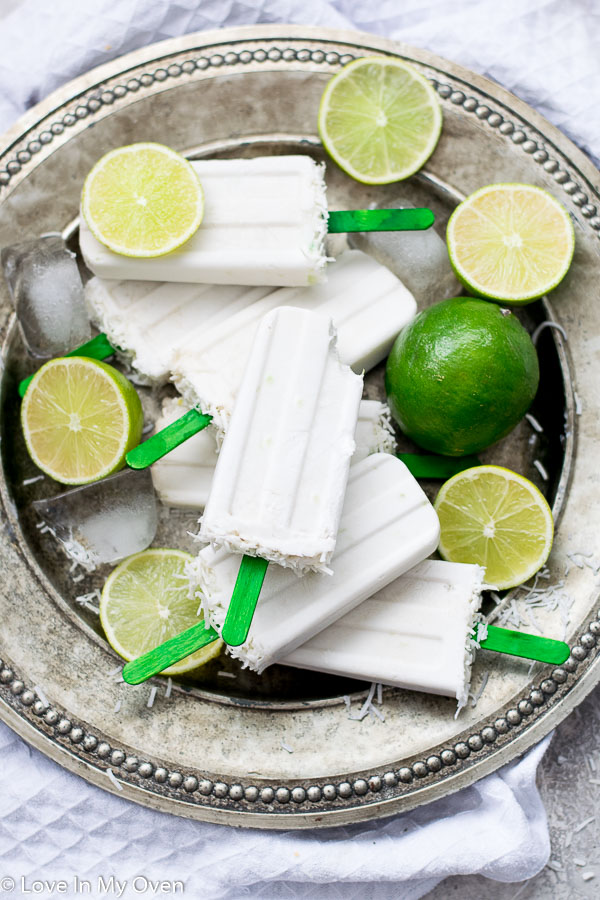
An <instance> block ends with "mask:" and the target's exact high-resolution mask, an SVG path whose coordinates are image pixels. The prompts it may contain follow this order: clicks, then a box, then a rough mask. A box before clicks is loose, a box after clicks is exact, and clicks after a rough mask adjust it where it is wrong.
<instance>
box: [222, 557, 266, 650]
mask: <svg viewBox="0 0 600 900" xmlns="http://www.w3.org/2000/svg"><path fill="white" fill-rule="evenodd" d="M268 565H269V563H268V560H266V559H261V558H260V557H259V556H242V561H241V563H240V569H239V572H238V576H237V579H236V582H235V587H234V589H233V594H232V595H231V600H230V601H229V609H228V610H227V615H226V616H225V622H224V624H223V629H222V631H221V636H222V638H223V640H224V641H225V643H226V644H229V645H230V646H231V647H239V645H240V644H243V643H244V641H245V640H246V638H247V637H248V631H249V630H250V625H251V624H252V617H253V616H254V610H255V609H256V604H257V602H258V597H259V595H260V591H261V588H262V586H263V581H264V580H265V575H266V573H267V566H268Z"/></svg>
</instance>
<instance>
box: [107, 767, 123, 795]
mask: <svg viewBox="0 0 600 900" xmlns="http://www.w3.org/2000/svg"><path fill="white" fill-rule="evenodd" d="M106 774H107V775H108V779H109V781H111V782H112V783H113V784H114V786H115V787H116V789H117V790H118V791H122V790H123V785H122V784H120V783H119V782H118V781H117V779H116V778H115V773H114V772H113V770H112V769H107V770H106Z"/></svg>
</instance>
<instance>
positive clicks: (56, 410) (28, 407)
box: [21, 356, 144, 484]
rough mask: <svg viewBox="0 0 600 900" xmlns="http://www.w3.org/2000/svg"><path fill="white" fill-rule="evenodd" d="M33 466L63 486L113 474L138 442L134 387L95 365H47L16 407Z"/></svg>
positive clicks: (79, 359) (82, 361)
mask: <svg viewBox="0 0 600 900" xmlns="http://www.w3.org/2000/svg"><path fill="white" fill-rule="evenodd" d="M21 423H22V425H23V433H24V435H25V442H26V444H27V449H28V450H29V453H30V455H31V458H32V459H33V461H34V463H35V464H36V466H39V468H40V469H41V470H42V472H45V473H46V474H47V475H49V476H50V477H51V478H54V479H56V481H60V482H62V484H87V483H88V482H90V481H98V480H99V479H100V478H104V477H105V476H106V475H110V474H112V472H116V471H117V470H118V469H121V468H122V467H123V466H124V464H125V454H126V453H127V452H128V451H129V450H131V448H132V447H135V446H136V445H137V444H139V442H140V438H141V435H142V427H143V424H144V416H143V412H142V404H141V402H140V398H139V397H138V395H137V393H136V390H135V388H134V387H133V385H132V384H131V383H130V382H129V381H128V380H127V379H126V378H125V376H124V375H122V374H121V373H120V372H118V371H117V369H114V368H113V367H112V366H109V365H108V364H107V363H104V362H100V361H99V360H96V359H87V358H86V357H83V356H68V357H63V358H59V359H51V360H50V361H49V362H47V363H45V364H44V365H43V366H42V367H41V369H39V371H38V372H36V374H35V375H34V377H33V378H32V380H31V383H30V384H29V387H28V388H27V391H26V393H25V397H24V398H23V405H22V407H21Z"/></svg>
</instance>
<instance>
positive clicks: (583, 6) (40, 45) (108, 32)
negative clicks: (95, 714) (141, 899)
mask: <svg viewBox="0 0 600 900" xmlns="http://www.w3.org/2000/svg"><path fill="white" fill-rule="evenodd" d="M1 12H2V0H0V13H1ZM270 22H293V23H297V24H307V25H322V26H324V27H326V26H332V27H346V28H352V27H354V28H359V29H361V30H364V31H371V32H375V33H377V34H382V35H385V36H386V37H393V38H396V39H398V40H402V41H405V42H407V43H409V44H414V45H417V46H421V47H425V48H428V49H431V50H433V51H434V52H436V53H438V54H440V55H442V56H446V57H447V58H449V59H453V60H455V61H456V62H460V63H463V64H464V65H467V66H469V67H471V68H472V69H474V70H476V71H478V72H481V73H483V74H485V75H487V76H489V77H492V78H495V79H496V80H497V81H499V82H501V83H502V84H504V85H505V86H506V87H508V88H509V89H511V90H512V91H514V92H515V93H516V94H518V95H519V96H521V97H522V98H523V99H525V100H526V101H527V102H529V103H530V104H532V105H533V106H535V107H536V108H537V109H539V110H540V111H541V112H542V113H543V114H544V115H546V116H547V117H548V118H549V119H550V120H551V121H553V122H554V123H555V124H557V125H558V126H559V127H561V128H562V129H563V130H564V131H565V132H566V133H567V134H569V136H570V137H572V138H573V139H575V140H576V141H577V142H578V143H579V145H580V146H581V147H582V148H583V149H584V150H587V151H588V152H589V153H590V154H596V155H600V149H599V148H600V118H599V117H598V116H597V101H598V99H599V93H600V89H599V88H598V85H599V84H600V57H599V56H598V54H597V52H596V46H595V35H596V34H597V33H598V27H599V26H600V7H599V6H597V5H594V4H593V3H592V0H571V2H570V3H564V2H561V0H504V2H503V3H498V2H497V0H454V2H453V3H448V2H447V0H443V2H442V0H404V2H403V3H402V4H400V3H397V2H395V0H379V2H377V3H375V2H373V0H254V2H251V0H238V2H233V0H204V2H202V0H86V2H85V3H79V4H77V3H73V0H54V2H53V3H52V4H50V3H39V0H21V2H20V3H19V4H18V5H17V6H16V8H15V9H14V11H13V12H11V13H10V14H9V15H8V16H7V17H6V18H4V19H1V18H0V131H2V130H3V129H4V128H7V127H8V126H9V125H11V124H12V122H13V120H14V119H15V118H16V117H17V116H18V115H20V114H21V113H22V112H23V111H24V110H25V109H27V108H29V107H30V106H31V105H32V104H34V103H36V102H37V101H38V100H40V99H42V98H43V97H44V96H45V95H46V94H48V93H49V92H50V91H51V90H54V89H55V88H56V87H58V86H59V85H60V84H62V83H64V82H65V81H67V80H68V79H69V78H72V77H74V76H76V75H78V74H80V73H81V72H83V71H85V70H87V69H89V68H91V67H92V66H96V65H99V64H100V63H103V62H106V61H108V60H110V59H112V58H114V57H116V56H119V55H121V54H122V53H125V52H127V51H129V50H133V49H135V48H137V47H141V46H144V45H145V44H148V43H151V42H153V41H158V40H163V39H165V38H168V37H173V36H176V35H179V34H183V33H186V32H190V31H196V30H200V29H207V28H216V27H220V26H233V25H242V24H255V23H270ZM548 743H549V738H548V739H546V740H545V741H544V742H542V743H541V744H539V745H538V746H537V747H536V748H534V749H533V750H531V751H530V752H529V754H528V755H526V756H525V757H524V758H522V759H521V760H519V761H516V762H515V763H513V764H511V765H510V766H507V767H505V768H504V769H501V770H499V771H498V772H497V773H496V774H494V775H491V776H488V777H487V778H485V779H483V780H482V781H480V782H479V783H478V784H476V785H474V786H472V787H470V788H467V789H465V790H463V791H461V792H460V793H458V794H455V795H453V796H451V797H448V798H446V799H444V800H440V801H437V802H435V803H433V804H430V805H429V806H426V807H423V808H421V809H419V810H416V811H414V812H412V813H408V814H405V815H401V816H396V817H394V818H391V819H387V820H383V821H379V822H373V823H368V824H364V825H356V826H353V827H348V828H337V829H330V830H327V831H311V832H281V833H273V832H258V831H251V830H238V829H233V828H229V827H225V826H214V825H207V824H203V823H197V822H190V821H187V820H183V819H177V818H175V817H171V816H167V815H164V814H161V813H157V812H154V811H151V810H148V809H142V808H138V807H136V806H134V805H133V804H130V803H129V802H127V801H125V800H123V799H121V798H119V797H113V796H111V795H109V794H107V793H104V792H102V791H100V790H99V789H97V788H94V787H92V786H90V785H88V784H87V783H85V782H84V781H82V780H81V779H78V778H76V777H75V776H73V775H71V774H69V773H67V772H64V771H63V770H62V769H60V767H58V766H57V765H56V764H54V763H52V762H50V761H49V760H47V759H45V758H44V757H43V756H42V755H41V754H40V753H38V752H37V751H34V750H31V749H30V748H29V747H28V746H27V745H26V744H24V743H23V742H22V741H21V740H20V739H19V738H18V737H16V736H15V735H14V734H13V733H12V732H11V731H10V730H9V729H8V728H6V727H5V726H3V725H0V887H1V888H2V890H3V891H5V892H6V895H8V893H9V892H10V891H9V888H10V878H14V879H15V881H16V882H17V891H19V890H20V887H21V885H20V882H19V879H20V878H21V877H25V878H26V882H25V886H28V885H30V883H31V882H32V881H33V880H34V879H42V880H44V879H45V880H47V881H48V880H52V879H55V880H56V879H60V878H63V879H65V880H66V881H67V882H68V884H69V891H68V895H69V896H76V892H75V888H74V882H73V878H74V876H75V875H77V876H78V877H80V878H84V879H87V880H89V881H90V882H91V886H92V889H93V896H101V890H102V884H101V883H99V882H98V878H99V876H102V878H103V879H104V883H106V880H107V879H109V878H110V876H111V875H112V876H113V877H114V878H116V879H118V880H119V882H121V883H122V882H126V886H125V888H124V890H123V892H122V894H121V896H123V897H130V896H139V894H140V893H143V891H141V890H140V888H143V887H144V882H143V881H138V882H137V883H135V882H134V879H135V877H136V876H139V877H140V878H142V879H143V878H152V879H157V878H162V879H167V880H171V882H173V881H175V880H180V881H183V882H184V883H185V894H186V895H187V896H194V897H200V896H201V897H202V898H203V900H212V898H230V900H239V898H244V897H261V898H283V897H285V898H307V900H334V898H343V900H352V898H355V897H356V898H360V900H367V898H368V900H388V898H392V897H394V898H402V900H416V898H418V897H422V896H423V895H424V894H426V893H427V892H428V891H430V890H431V889H432V888H433V887H434V886H435V885H436V884H437V883H438V882H439V881H440V880H442V879H443V878H445V877H447V876H448V875H452V874H459V873H474V872H478V873H480V874H483V875H486V876H488V877H489V878H495V879H497V880H499V881H521V880H524V879H526V878H529V877H531V876H533V875H534V874H536V873H537V872H538V871H539V870H540V869H541V867H542V866H543V865H544V864H545V862H546V861H547V859H548V855H549V838H548V827H547V821H546V816H545V812H544V809H543V806H542V804H541V800H540V797H539V794H538V792H537V788H536V785H535V773H536V769H537V765H538V763H539V761H540V759H541V758H542V756H543V754H544V752H545V750H546V748H547V746H548ZM2 876H4V877H8V879H9V882H7V883H3V881H2ZM116 890H117V888H116V887H115V891H116ZM146 892H148V893H151V888H147V890H146ZM115 895H116V894H115ZM41 896H50V894H49V893H48V892H46V893H44V894H43V895H41Z"/></svg>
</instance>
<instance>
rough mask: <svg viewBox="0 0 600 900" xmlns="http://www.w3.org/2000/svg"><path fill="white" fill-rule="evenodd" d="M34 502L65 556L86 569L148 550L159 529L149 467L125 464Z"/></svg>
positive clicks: (91, 569)
mask: <svg viewBox="0 0 600 900" xmlns="http://www.w3.org/2000/svg"><path fill="white" fill-rule="evenodd" d="M32 505H33V507H34V509H35V510H36V512H37V513H38V515H39V516H40V517H41V519H42V520H43V522H44V523H45V525H47V526H48V528H49V530H50V531H51V532H52V534H53V535H54V536H55V537H56V539H57V540H58V541H59V543H60V544H61V545H62V547H63V549H64V551H65V552H66V554H67V556H69V557H70V558H71V559H73V560H75V561H76V562H78V563H79V564H80V565H81V566H83V568H85V569H87V571H88V572H92V571H93V570H94V569H95V568H96V566H98V565H101V564H102V563H116V562H118V561H119V560H121V559H124V558H125V557H126V556H131V554H132V553H138V552H139V551H140V550H145V549H146V547H148V546H150V544H151V543H152V541H153V540H154V535H155V534H156V527H157V522H158V517H157V509H156V498H155V495H154V488H153V487H152V476H151V475H150V470H149V469H142V470H140V471H135V470H133V469H124V470H123V471H122V472H118V473H117V474H116V475H111V476H110V477H109V478H105V479H103V480H102V481H96V482H94V483H93V484H86V485H84V486H83V487H78V488H74V489H73V490H70V491H65V493H64V494H58V495H57V496H55V497H51V498H50V499H48V500H36V501H34V503H33V504H32Z"/></svg>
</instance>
